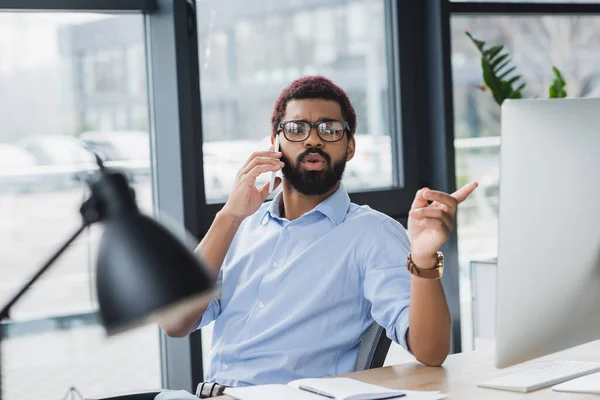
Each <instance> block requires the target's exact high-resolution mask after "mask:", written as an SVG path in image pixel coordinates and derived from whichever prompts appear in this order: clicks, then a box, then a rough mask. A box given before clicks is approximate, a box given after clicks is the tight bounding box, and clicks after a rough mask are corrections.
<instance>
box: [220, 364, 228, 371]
mask: <svg viewBox="0 0 600 400" xmlns="http://www.w3.org/2000/svg"><path fill="white" fill-rule="evenodd" d="M221 369H222V370H223V371H227V370H228V369H229V367H228V366H227V365H223V366H222V367H221Z"/></svg>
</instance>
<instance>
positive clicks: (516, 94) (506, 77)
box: [465, 32, 567, 105]
mask: <svg viewBox="0 0 600 400" xmlns="http://www.w3.org/2000/svg"><path fill="white" fill-rule="evenodd" d="M465 34H466V35H467V36H468V37H469V39H471V41H472V42H473V44H475V46H476V47H477V49H478V50H479V52H480V53H481V69H482V72H483V82H484V85H483V86H482V87H481V88H482V90H485V91H489V92H491V94H492V96H493V98H494V101H496V103H497V104H498V105H502V103H503V102H504V100H506V99H521V98H523V89H525V87H526V84H525V82H523V80H522V76H521V75H518V74H517V72H516V69H517V67H515V66H512V65H511V57H510V54H509V53H508V52H506V51H503V50H504V46H503V45H495V46H491V47H487V48H486V43H485V42H484V41H482V40H479V39H476V38H474V37H473V36H472V35H471V33H469V32H465ZM552 72H553V74H554V80H553V81H552V84H551V85H550V87H549V88H548V97H549V98H551V99H556V98H564V97H567V92H566V90H565V87H566V83H565V80H564V79H563V76H562V73H561V72H560V70H559V69H558V68H557V67H556V66H553V67H552Z"/></svg>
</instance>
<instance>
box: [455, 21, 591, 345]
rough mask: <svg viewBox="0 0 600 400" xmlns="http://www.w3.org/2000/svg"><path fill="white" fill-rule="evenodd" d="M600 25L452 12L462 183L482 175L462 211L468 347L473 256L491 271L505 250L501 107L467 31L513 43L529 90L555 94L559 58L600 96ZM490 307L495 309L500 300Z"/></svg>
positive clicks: (572, 87)
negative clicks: (501, 236)
mask: <svg viewBox="0 0 600 400" xmlns="http://www.w3.org/2000/svg"><path fill="white" fill-rule="evenodd" d="M599 26H600V18H599V17H596V16H550V15H549V16H535V17H532V16H527V17H526V16H523V17H519V16H514V15H511V16H454V17H452V21H451V27H452V73H453V78H452V79H453V83H454V114H455V128H454V129H455V135H456V141H455V150H456V175H457V176H456V179H457V186H461V185H462V184H464V183H466V182H468V181H470V180H478V181H479V182H480V187H479V188H478V189H477V190H476V191H475V192H474V193H473V196H471V197H470V198H469V199H468V200H467V201H466V202H465V204H464V208H463V209H462V211H461V212H460V213H459V215H458V218H459V221H458V237H459V242H458V247H459V256H460V257H459V260H460V277H461V281H460V288H461V303H462V304H461V312H462V313H463V316H462V325H463V349H470V348H471V347H472V345H473V337H474V336H473V330H472V327H473V325H472V314H471V305H472V304H471V292H470V290H471V285H470V263H471V262H476V261H480V263H478V264H477V265H478V266H479V265H483V268H484V270H483V271H486V270H485V266H486V265H489V263H487V262H486V261H488V260H489V259H494V258H495V257H496V256H497V244H498V242H497V240H498V237H497V230H498V219H497V216H498V192H499V162H500V160H499V150H500V147H499V146H500V107H499V106H498V104H496V102H494V100H493V99H492V95H491V93H490V92H488V91H483V90H482V89H481V86H482V85H483V79H482V71H481V63H480V56H479V53H478V51H477V49H476V47H475V46H474V44H473V43H471V41H470V40H469V39H468V38H467V37H466V35H465V31H469V32H471V34H472V35H473V36H474V37H475V38H477V39H480V40H483V41H485V42H487V43H488V45H489V46H491V45H504V46H506V49H507V51H508V52H509V53H510V55H511V57H512V65H513V66H516V68H517V70H516V72H517V73H518V74H520V75H522V77H523V78H522V81H523V82H524V83H526V84H527V86H526V88H525V90H524V93H523V97H526V98H533V97H540V98H547V97H548V88H549V86H550V85H551V83H552V80H553V73H552V66H556V67H558V68H559V69H560V70H561V71H562V74H563V76H564V78H565V81H566V91H567V94H568V96H569V97H598V96H599V95H600V66H599V65H598V63H597V61H596V57H595V54H596V52H595V50H596V48H597V47H598V44H600V34H598V27H599ZM481 261H484V262H481ZM477 268H479V267H477ZM490 276H493V274H491V275H490ZM479 306H481V304H479ZM487 307H489V308H488V310H489V312H490V313H494V305H493V304H489V305H487ZM492 321H493V319H492ZM480 322H481V321H480ZM489 328H490V327H483V326H479V327H478V332H490V331H491V332H493V329H489ZM476 339H477V341H476V344H477V343H480V344H483V343H485V342H488V343H489V340H488V341H486V340H479V339H482V338H481V337H479V336H477V337H476ZM488 339H489V337H488Z"/></svg>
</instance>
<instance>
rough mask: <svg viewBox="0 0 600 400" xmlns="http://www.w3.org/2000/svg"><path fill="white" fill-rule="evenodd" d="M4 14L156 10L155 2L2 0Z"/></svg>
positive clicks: (124, 0) (133, 0)
mask: <svg viewBox="0 0 600 400" xmlns="http://www.w3.org/2000/svg"><path fill="white" fill-rule="evenodd" d="M0 10H1V11H2V12H11V11H28V12H31V11H39V12H45V11H66V12H77V11H80V12H127V11H129V12H140V11H141V12H143V13H151V12H153V11H155V10H156V1H155V0H0Z"/></svg>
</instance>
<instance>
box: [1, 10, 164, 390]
mask: <svg viewBox="0 0 600 400" xmlns="http://www.w3.org/2000/svg"><path fill="white" fill-rule="evenodd" d="M145 77H146V60H145V54H144V24H143V16H142V15H141V14H140V15H119V16H113V15H108V14H80V13H77V14H70V13H47V14H44V13H8V12H0V126H1V127H2V129H0V249H1V254H2V262H1V263H0V282H1V284H0V302H1V304H4V303H5V302H6V301H7V300H8V298H9V296H11V295H13V294H14V293H16V291H17V290H18V289H19V288H20V286H21V285H22V284H23V283H24V282H25V280H26V279H28V278H29V277H30V276H31V275H32V274H33V273H34V272H35V271H37V269H38V268H39V267H40V266H41V265H42V263H43V262H45V261H46V260H47V259H48V257H49V256H50V255H51V254H53V253H54V252H55V251H56V250H57V249H58V248H59V247H60V246H61V245H62V244H63V242H64V241H65V240H66V239H68V237H69V236H70V235H71V234H72V233H74V232H75V230H76V229H77V228H78V227H79V225H80V224H81V222H80V219H81V218H80V215H79V212H78V209H79V206H80V205H81V203H82V201H83V200H84V199H85V198H87V196H88V193H87V189H86V186H85V185H84V184H83V181H82V178H83V177H84V176H85V175H86V174H87V173H90V172H92V171H94V169H95V161H94V158H93V156H92V155H91V154H90V153H89V152H88V151H87V150H85V148H84V145H88V146H90V147H92V148H94V149H95V150H97V151H98V152H99V153H101V155H102V156H103V157H104V158H105V159H106V160H107V164H108V165H109V166H113V167H115V168H120V169H122V170H123V171H124V172H125V173H126V174H127V176H128V177H129V178H130V179H131V183H132V185H133V187H134V189H135V190H136V195H137V199H138V204H139V205H140V208H141V209H142V210H143V211H144V212H146V213H148V214H151V213H153V202H152V195H151V193H152V190H151V188H152V182H151V180H150V157H149V153H150V140H149V137H148V119H149V116H148V109H147V108H148V107H147V104H148V95H147V88H146V83H145V82H146V79H145ZM101 234H102V230H101V226H93V227H91V228H89V229H88V230H87V231H84V233H83V234H82V235H81V236H80V237H79V238H78V240H76V241H75V242H74V243H73V244H72V245H71V247H70V248H69V249H67V251H66V252H65V253H64V255H63V256H62V257H61V258H59V259H58V261H57V262H56V264H55V265H54V266H53V267H52V268H50V270H49V271H48V272H47V273H46V274H45V275H44V276H43V277H42V278H41V279H40V280H39V281H38V282H37V283H36V284H35V285H34V286H33V287H32V288H31V289H30V290H29V292H28V293H27V294H26V295H25V297H23V298H22V300H21V301H19V302H18V303H17V304H16V305H15V306H14V307H13V310H12V311H13V312H12V314H11V317H12V319H11V320H10V321H9V322H7V323H4V327H3V331H4V332H5V335H6V336H5V337H4V338H3V340H2V348H1V351H2V357H1V360H2V365H1V367H2V370H1V371H2V393H1V397H2V398H3V399H7V400H23V399H32V400H33V399H36V398H56V399H60V398H63V397H64V395H65V393H66V391H67V389H69V387H70V386H75V387H77V388H78V389H79V390H80V391H81V393H82V394H83V395H84V396H86V397H96V396H102V395H108V394H113V393H115V392H123V391H131V390H146V389H149V388H155V387H160V385H161V376H160V346H159V341H158V340H159V334H158V328H157V326H156V325H152V326H146V327H143V328H139V329H137V330H134V331H130V332H127V333H125V334H122V335H119V336H117V337H115V338H108V339H107V338H106V337H105V334H104V331H103V328H101V327H100V326H99V325H98V323H97V322H96V321H97V320H96V318H95V315H96V312H97V308H98V307H97V302H96V297H95V296H96V294H95V255H96V251H97V249H98V244H99V239H100V236H101Z"/></svg>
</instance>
